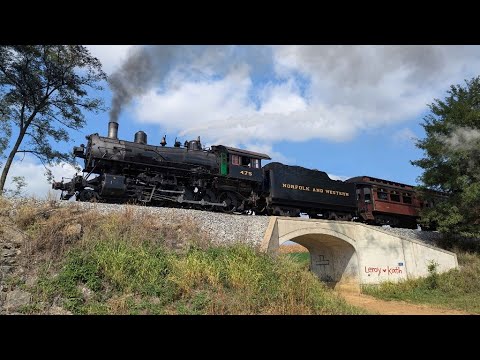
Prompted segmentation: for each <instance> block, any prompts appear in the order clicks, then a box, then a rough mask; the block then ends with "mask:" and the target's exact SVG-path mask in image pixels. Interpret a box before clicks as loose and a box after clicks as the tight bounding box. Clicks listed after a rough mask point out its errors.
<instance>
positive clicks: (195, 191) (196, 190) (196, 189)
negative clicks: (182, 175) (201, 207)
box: [193, 186, 198, 194]
mask: <svg viewBox="0 0 480 360" xmlns="http://www.w3.org/2000/svg"><path fill="white" fill-rule="evenodd" d="M193 192H194V193H195V194H196V193H197V192H198V188H197V187H196V186H195V189H194V190H193Z"/></svg>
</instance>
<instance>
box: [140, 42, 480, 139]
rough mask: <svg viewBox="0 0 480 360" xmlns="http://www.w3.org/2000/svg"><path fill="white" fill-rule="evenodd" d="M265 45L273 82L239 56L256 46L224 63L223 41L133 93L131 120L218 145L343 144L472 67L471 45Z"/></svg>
mask: <svg viewBox="0 0 480 360" xmlns="http://www.w3.org/2000/svg"><path fill="white" fill-rule="evenodd" d="M272 49H273V57H272V59H271V61H272V67H273V69H274V70H273V73H272V74H274V78H272V79H270V80H271V81H268V82H266V83H265V82H263V83H261V84H260V85H257V84H256V78H255V75H254V70H255V66H256V63H254V62H253V63H248V61H247V60H245V59H252V58H253V59H254V58H255V56H253V55H255V52H258V53H259V54H260V51H259V47H247V48H246V50H245V52H248V51H250V52H253V55H251V56H250V57H244V58H241V60H239V59H237V60H238V61H237V62H233V63H231V64H230V65H231V66H230V68H229V67H228V66H226V64H225V63H224V62H225V61H230V62H231V61H232V57H231V54H232V47H228V48H225V49H224V51H222V49H221V48H219V47H215V48H207V50H206V51H205V52H204V53H203V54H201V55H200V56H199V57H198V58H197V59H196V60H195V61H193V62H192V63H191V64H185V63H182V65H181V68H177V69H173V70H172V71H171V72H170V73H169V74H168V75H167V76H166V78H165V79H164V80H165V81H164V82H163V83H162V84H158V86H157V87H156V88H154V89H151V90H150V91H148V93H146V94H144V95H143V96H140V97H139V98H138V99H137V101H136V105H135V107H134V109H135V114H136V116H137V118H138V120H139V121H140V122H147V123H155V124H159V125H160V126H162V127H163V128H165V130H166V131H178V132H180V134H181V136H185V135H189V136H194V137H195V136H197V135H201V136H202V138H203V139H204V140H206V141H207V142H217V143H224V144H226V145H238V144H243V145H244V144H247V143H248V144H252V143H255V144H265V145H267V146H270V147H271V146H272V144H275V143H277V142H280V141H284V140H292V141H306V140H311V139H322V140H327V141H340V142H341V141H348V140H350V139H352V138H353V137H355V136H356V135H357V134H358V133H359V132H361V131H364V130H367V129H371V128H379V127H383V126H388V125H389V124H396V123H400V122H402V121H406V120H411V119H412V118H413V117H415V116H418V115H419V114H420V113H421V112H423V111H425V110H427V107H426V104H427V103H430V102H432V101H433V99H434V98H435V97H439V96H442V94H444V93H445V91H446V90H447V89H448V86H449V85H450V84H452V83H461V82H462V81H463V79H464V78H469V77H470V76H474V75H476V74H474V73H473V70H472V69H475V68H477V67H478V66H480V58H479V56H480V47H478V46H475V47H474V46H275V47H272ZM196 50H198V49H196ZM229 54H230V55H229ZM260 55H261V57H263V58H265V54H264V53H262V54H260ZM260 55H259V56H260ZM225 59H227V60H225ZM262 61H264V59H263V60H262ZM264 62H265V61H264ZM202 64H203V65H204V67H202V66H200V65H202ZM189 66H190V67H189ZM215 69H218V72H217V73H215ZM299 74H300V75H299ZM299 76H300V77H299ZM302 87H303V91H302ZM407 131H408V130H404V131H403V133H402V134H401V135H402V136H404V137H405V136H408V135H409V134H408V133H407Z"/></svg>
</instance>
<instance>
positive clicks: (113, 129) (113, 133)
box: [108, 121, 118, 140]
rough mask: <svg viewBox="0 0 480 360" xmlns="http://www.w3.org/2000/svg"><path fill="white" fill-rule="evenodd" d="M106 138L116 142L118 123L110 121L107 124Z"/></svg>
mask: <svg viewBox="0 0 480 360" xmlns="http://www.w3.org/2000/svg"><path fill="white" fill-rule="evenodd" d="M108 137H109V138H110V139H115V140H118V123H117V122H114V121H110V122H109V123H108Z"/></svg>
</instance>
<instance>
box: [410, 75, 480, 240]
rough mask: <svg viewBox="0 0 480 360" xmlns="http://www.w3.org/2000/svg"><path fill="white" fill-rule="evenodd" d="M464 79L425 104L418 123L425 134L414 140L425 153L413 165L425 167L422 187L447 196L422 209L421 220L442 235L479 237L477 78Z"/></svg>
mask: <svg viewBox="0 0 480 360" xmlns="http://www.w3.org/2000/svg"><path fill="white" fill-rule="evenodd" d="M465 83H466V85H465V86H461V85H452V86H451V87H450V90H449V91H448V92H447V94H448V96H447V97H446V98H445V99H444V100H438V99H435V100H434V102H433V103H432V104H430V105H429V108H430V112H429V114H428V115H427V116H425V118H424V119H423V120H424V123H423V124H422V126H423V128H424V129H425V132H426V138H425V139H423V140H419V141H418V142H417V144H416V146H417V147H418V148H420V149H422V150H424V152H425V157H424V158H423V159H420V160H415V161H412V164H413V165H416V166H419V167H421V168H423V169H424V172H423V174H422V175H421V176H420V178H419V179H420V180H421V182H422V186H421V188H423V189H424V190H426V189H431V190H438V191H442V192H444V193H446V194H447V195H448V198H446V200H444V201H440V202H438V203H436V204H435V206H434V207H431V208H425V209H423V211H422V213H421V216H422V219H423V221H424V222H426V223H428V222H430V223H432V222H433V223H435V224H437V226H438V230H439V231H441V232H444V233H450V234H459V235H462V236H464V237H473V238H480V77H476V78H473V79H471V80H469V81H465ZM424 194H425V197H426V198H427V200H428V199H432V194H431V193H430V194H429V192H428V191H426V192H424Z"/></svg>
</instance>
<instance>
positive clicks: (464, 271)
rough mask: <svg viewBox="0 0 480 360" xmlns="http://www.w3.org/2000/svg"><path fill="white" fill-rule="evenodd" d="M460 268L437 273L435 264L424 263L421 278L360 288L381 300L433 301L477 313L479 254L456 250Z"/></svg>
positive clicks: (479, 281)
mask: <svg viewBox="0 0 480 360" xmlns="http://www.w3.org/2000/svg"><path fill="white" fill-rule="evenodd" d="M457 257H458V263H459V266H460V268H459V269H458V270H457V269H453V270H450V271H448V272H445V273H441V274H438V273H437V266H438V265H437V264H436V263H434V262H431V263H430V264H429V265H428V270H429V275H428V276H427V277H425V278H419V279H414V280H406V281H403V282H400V283H389V282H385V283H382V284H381V285H379V286H366V287H364V288H363V291H364V292H365V293H367V294H369V295H373V296H375V297H378V298H381V299H385V300H403V301H410V302H414V303H424V304H425V303H426V304H433V305H438V306H442V307H447V308H454V309H459V310H463V311H467V312H471V313H476V314H480V301H478V299H480V255H479V254H471V253H464V252H461V253H458V254H457Z"/></svg>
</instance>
